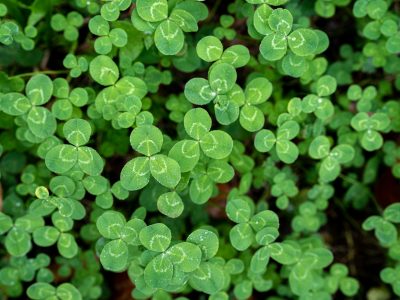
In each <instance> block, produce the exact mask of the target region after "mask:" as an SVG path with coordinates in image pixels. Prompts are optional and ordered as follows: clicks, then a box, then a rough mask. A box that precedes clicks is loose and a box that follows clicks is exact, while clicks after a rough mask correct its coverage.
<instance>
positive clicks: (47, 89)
mask: <svg viewBox="0 0 400 300" xmlns="http://www.w3.org/2000/svg"><path fill="white" fill-rule="evenodd" d="M25 91H26V96H27V97H28V98H29V100H30V101H31V103H32V105H42V104H45V103H47V102H48V101H49V100H50V98H51V96H52V95H53V82H52V81H51V79H50V77H49V76H47V75H43V74H36V75H34V76H32V77H31V79H29V81H28V82H27V84H26V88H25Z"/></svg>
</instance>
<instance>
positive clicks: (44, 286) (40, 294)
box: [26, 282, 56, 300]
mask: <svg viewBox="0 0 400 300" xmlns="http://www.w3.org/2000/svg"><path fill="white" fill-rule="evenodd" d="M26 292H27V294H28V297H29V298H31V299H34V300H41V299H51V298H52V297H54V296H55V294H56V288H55V287H53V286H52V285H50V284H49V283H46V282H35V283H34V284H32V285H31V286H29V288H28V289H27V291H26Z"/></svg>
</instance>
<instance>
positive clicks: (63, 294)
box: [56, 282, 82, 300]
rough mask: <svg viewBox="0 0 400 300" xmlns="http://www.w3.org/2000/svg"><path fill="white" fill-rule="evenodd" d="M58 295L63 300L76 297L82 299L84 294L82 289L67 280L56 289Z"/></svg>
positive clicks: (78, 299) (77, 299)
mask: <svg viewBox="0 0 400 300" xmlns="http://www.w3.org/2000/svg"><path fill="white" fill-rule="evenodd" d="M56 294H57V297H58V298H59V299H61V300H67V299H76V300H81V299H82V295H81V293H80V291H79V290H78V289H77V288H76V287H74V286H73V285H72V284H70V283H68V282H65V283H62V284H60V285H59V286H58V287H57V290H56Z"/></svg>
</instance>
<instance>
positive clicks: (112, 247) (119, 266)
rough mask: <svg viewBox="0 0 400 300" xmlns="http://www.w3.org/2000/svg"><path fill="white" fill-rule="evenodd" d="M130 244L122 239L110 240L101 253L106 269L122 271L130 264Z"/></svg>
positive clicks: (101, 260) (102, 262)
mask: <svg viewBox="0 0 400 300" xmlns="http://www.w3.org/2000/svg"><path fill="white" fill-rule="evenodd" d="M128 255H129V254H128V246H127V245H126V243H125V242H123V241H122V240H121V239H118V240H113V241H111V242H108V243H107V244H106V245H105V246H104V248H103V250H102V251H101V254H100V262H101V264H102V266H103V267H104V269H106V270H108V271H111V272H121V271H123V270H124V269H126V267H127V265H128Z"/></svg>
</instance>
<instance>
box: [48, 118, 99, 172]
mask: <svg viewBox="0 0 400 300" xmlns="http://www.w3.org/2000/svg"><path fill="white" fill-rule="evenodd" d="M63 131H64V135H65V137H66V139H67V140H68V142H70V143H71V144H72V145H69V144H62V145H57V146H56V147H54V148H52V149H51V150H50V151H48V152H47V154H46V158H45V162H46V166H47V167H48V168H49V170H51V171H52V172H54V173H57V174H63V173H66V172H68V171H70V170H71V169H72V168H74V167H75V168H79V169H80V170H81V171H82V172H84V173H85V174H88V175H92V176H93V175H99V174H100V173H101V172H102V170H103V167H104V162H103V160H102V158H101V156H100V155H99V154H98V153H97V151H96V150H94V149H93V148H91V147H87V146H84V145H86V144H87V142H88V141H89V138H90V135H91V127H90V124H89V123H88V122H87V121H85V120H82V119H71V120H69V121H67V122H66V123H65V124H64V127H63Z"/></svg>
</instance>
